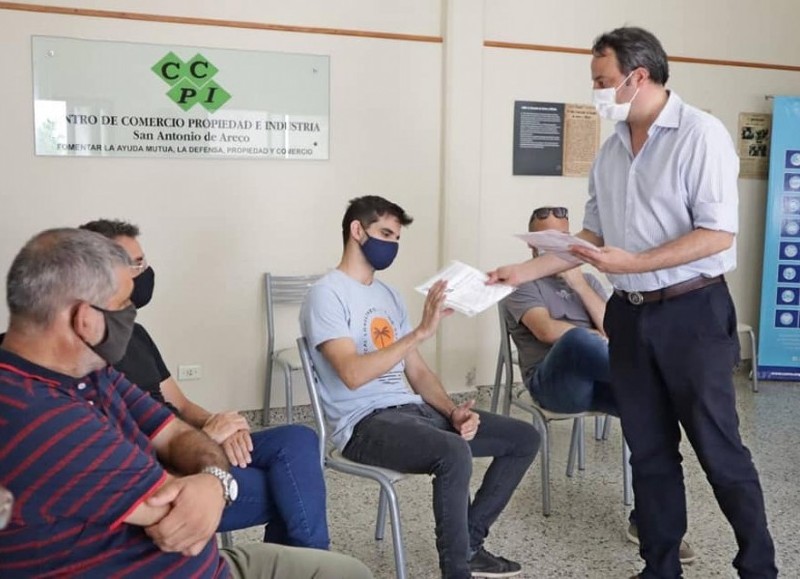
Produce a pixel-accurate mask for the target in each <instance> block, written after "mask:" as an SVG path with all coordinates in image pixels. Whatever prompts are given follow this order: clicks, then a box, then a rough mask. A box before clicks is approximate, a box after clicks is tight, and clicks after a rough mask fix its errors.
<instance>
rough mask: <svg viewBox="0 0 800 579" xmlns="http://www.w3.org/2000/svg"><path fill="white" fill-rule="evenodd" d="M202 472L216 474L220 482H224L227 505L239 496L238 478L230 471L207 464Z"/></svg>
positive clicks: (224, 495)
mask: <svg viewBox="0 0 800 579" xmlns="http://www.w3.org/2000/svg"><path fill="white" fill-rule="evenodd" d="M200 472H201V473H205V474H210V475H211V476H215V477H217V478H218V479H219V482H221V483H222V494H223V497H224V498H225V506H226V507H227V506H228V505H229V504H231V503H232V502H233V501H235V500H236V497H237V496H239V485H238V484H237V483H236V479H235V478H233V475H232V474H231V473H229V472H228V471H226V470H223V469H221V468H219V467H217V466H205V467H203V469H202V470H201V471H200Z"/></svg>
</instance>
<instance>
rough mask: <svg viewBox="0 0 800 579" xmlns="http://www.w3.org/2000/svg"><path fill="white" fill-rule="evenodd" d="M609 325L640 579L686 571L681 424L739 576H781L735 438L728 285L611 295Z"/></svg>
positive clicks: (735, 344) (734, 339)
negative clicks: (725, 526)
mask: <svg viewBox="0 0 800 579" xmlns="http://www.w3.org/2000/svg"><path fill="white" fill-rule="evenodd" d="M605 329H606V333H607V334H608V336H609V339H610V341H609V346H610V350H609V353H610V360H611V375H612V387H613V390H614V394H615V398H616V400H617V404H618V406H619V411H620V416H621V418H622V429H623V432H624V434H625V438H626V439H627V441H628V444H629V445H630V448H631V466H632V467H633V487H634V491H635V495H636V511H637V515H638V516H637V519H638V520H637V523H638V529H639V539H640V542H641V545H640V553H641V555H642V558H644V560H645V569H644V571H643V572H642V573H641V577H643V578H646V579H651V578H663V579H672V578H675V577H681V565H680V561H679V560H678V549H679V547H680V542H681V538H682V537H683V535H684V533H685V532H686V496H685V489H684V485H683V470H682V467H681V461H682V457H681V455H680V452H679V443H680V439H681V432H680V428H679V424H680V425H682V426H683V428H684V430H685V431H686V435H687V436H688V438H689V442H690V443H691V444H692V447H693V448H694V450H695V452H696V453H697V458H698V460H699V461H700V465H701V466H702V467H703V470H704V471H705V473H706V476H707V477H708V480H709V482H710V483H711V486H712V488H713V490H714V495H715V496H716V499H717V502H718V503H719V506H720V508H721V509H722V512H723V514H724V515H725V517H726V518H727V519H728V521H729V522H730V524H731V526H732V527H733V531H734V534H735V535H736V541H737V543H738V545H739V552H738V554H737V555H736V557H735V559H734V560H733V565H734V567H736V569H737V570H738V572H739V575H740V576H741V577H744V578H773V577H776V576H777V569H776V567H775V549H774V546H773V544H772V538H771V537H770V534H769V531H768V529H767V519H766V515H765V513H764V498H763V496H762V492H761V485H760V484H759V481H758V473H757V472H756V469H755V466H754V465H753V461H752V459H751V457H750V452H749V451H748V450H747V448H745V446H744V445H743V444H742V441H741V438H740V437H739V418H738V416H737V414H736V401H735V393H734V389H733V379H732V369H733V366H734V364H735V363H736V362H737V361H738V356H739V341H738V336H737V333H736V312H735V310H734V307H733V302H732V300H731V298H730V294H729V293H728V288H727V285H726V284H724V283H721V284H716V285H712V286H709V287H706V288H703V289H699V290H696V291H693V292H690V293H687V294H684V295H682V296H678V297H675V298H672V299H669V300H665V301H661V302H652V303H648V304H644V305H640V306H634V305H632V304H630V303H628V302H627V301H626V300H625V299H623V298H621V297H619V296H616V295H614V296H613V297H612V298H611V300H610V301H609V303H608V306H607V308H606V319H605Z"/></svg>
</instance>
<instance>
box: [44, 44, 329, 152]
mask: <svg viewBox="0 0 800 579" xmlns="http://www.w3.org/2000/svg"><path fill="white" fill-rule="evenodd" d="M32 51H33V98H34V122H35V131H36V137H35V142H36V154H37V155H63V156H102V157H170V158H175V157H185V158H247V159H327V158H328V127H329V120H328V111H329V72H330V65H329V58H328V57H327V56H319V55H305V54H287V53H278V52H260V51H259V52H257V51H245V50H227V49H218V48H193V47H187V46H167V45H160V44H133V43H125V42H104V41H96V40H77V39H71V38H56V37H49V36H34V37H33V39H32Z"/></svg>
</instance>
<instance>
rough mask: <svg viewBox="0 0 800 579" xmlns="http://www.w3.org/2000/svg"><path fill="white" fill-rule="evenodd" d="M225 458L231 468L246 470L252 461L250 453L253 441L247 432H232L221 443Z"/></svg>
mask: <svg viewBox="0 0 800 579" xmlns="http://www.w3.org/2000/svg"><path fill="white" fill-rule="evenodd" d="M222 449H223V450H224V451H225V456H227V457H228V460H229V461H230V463H231V464H232V465H233V466H238V467H239V468H246V467H247V465H248V464H250V463H251V462H252V461H253V458H252V456H251V454H250V453H252V452H253V439H252V437H251V436H250V431H249V430H239V431H237V432H234V433H233V434H232V435H230V436H229V437H228V438H226V439H225V440H224V441H223V442H222Z"/></svg>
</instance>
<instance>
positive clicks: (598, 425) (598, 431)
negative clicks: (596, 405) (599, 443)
mask: <svg viewBox="0 0 800 579" xmlns="http://www.w3.org/2000/svg"><path fill="white" fill-rule="evenodd" d="M605 421H606V417H605V416H595V417H594V439H595V440H603V427H604V425H605Z"/></svg>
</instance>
